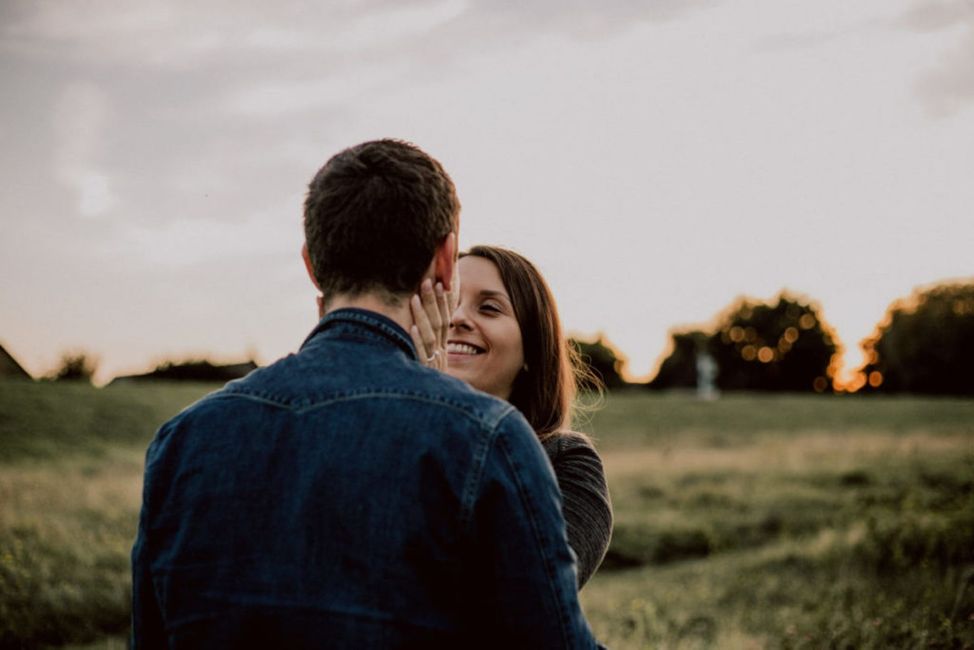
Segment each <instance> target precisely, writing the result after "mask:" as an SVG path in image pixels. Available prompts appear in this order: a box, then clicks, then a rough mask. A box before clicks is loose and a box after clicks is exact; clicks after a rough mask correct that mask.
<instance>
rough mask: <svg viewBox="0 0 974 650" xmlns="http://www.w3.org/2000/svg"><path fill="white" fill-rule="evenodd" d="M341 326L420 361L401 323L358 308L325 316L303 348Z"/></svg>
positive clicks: (329, 313)
mask: <svg viewBox="0 0 974 650" xmlns="http://www.w3.org/2000/svg"><path fill="white" fill-rule="evenodd" d="M340 325H343V326H344V329H346V330H351V331H355V330H359V331H360V332H362V333H366V332H367V333H369V334H371V335H372V337H373V338H376V339H378V340H381V341H383V342H388V343H390V344H392V345H394V346H396V347H398V348H400V349H401V350H402V351H403V352H405V353H406V354H407V355H408V356H409V358H411V359H418V357H417V355H416V348H414V347H413V341H412V339H411V338H410V337H409V335H408V334H407V333H406V330H404V329H403V328H402V326H401V325H399V323H397V322H396V321H394V320H392V319H391V318H389V317H388V316H383V315H382V314H380V313H378V312H374V311H369V310H368V309H360V308H358V307H344V308H342V309H336V310H334V311H330V312H328V313H327V314H325V316H324V318H322V319H321V320H320V321H319V322H318V325H317V326H315V328H314V329H313V330H311V334H309V335H308V337H307V338H306V339H305V340H304V343H302V344H301V348H302V349H304V347H305V346H307V345H308V344H309V343H310V342H311V340H312V339H314V338H315V337H316V336H318V335H319V334H321V333H322V332H325V331H327V330H330V329H335V328H337V327H339V326H340Z"/></svg>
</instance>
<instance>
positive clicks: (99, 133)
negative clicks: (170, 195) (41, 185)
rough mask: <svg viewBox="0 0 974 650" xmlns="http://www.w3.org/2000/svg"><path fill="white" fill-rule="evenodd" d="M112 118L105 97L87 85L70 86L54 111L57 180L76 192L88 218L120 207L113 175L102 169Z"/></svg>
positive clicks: (95, 87)
mask: <svg viewBox="0 0 974 650" xmlns="http://www.w3.org/2000/svg"><path fill="white" fill-rule="evenodd" d="M109 116H110V108H109V104H108V100H107V98H106V97H105V94H104V93H103V92H102V91H101V90H100V89H99V88H98V87H97V86H95V85H94V84H91V83H86V82H75V83H72V84H69V85H68V86H67V88H65V89H64V91H63V92H62V94H61V97H60V99H59V101H58V103H57V106H56V107H55V111H54V129H55V132H56V134H57V139H56V143H55V147H56V149H55V152H54V173H55V177H56V178H57V180H58V181H59V182H60V183H62V184H63V185H64V186H66V187H68V188H69V189H72V190H74V191H75V193H76V194H77V198H78V212H79V213H80V214H81V215H82V216H84V217H98V216H101V215H103V214H105V213H107V212H108V211H110V210H111V209H112V208H113V207H114V206H115V204H116V199H115V195H114V193H113V192H112V188H111V181H110V179H109V176H108V175H107V174H106V173H105V172H104V171H103V170H102V169H101V168H100V166H99V159H100V154H101V149H102V142H103V140H104V138H105V135H106V125H107V122H108V119H109Z"/></svg>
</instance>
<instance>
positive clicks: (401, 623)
mask: <svg viewBox="0 0 974 650" xmlns="http://www.w3.org/2000/svg"><path fill="white" fill-rule="evenodd" d="M459 211H460V206H459V202H458V200H457V198H456V193H455V190H454V187H453V183H452V181H451V180H450V178H449V176H447V174H446V172H445V171H444V170H443V168H442V167H441V166H440V164H439V163H438V162H436V161H435V160H433V159H432V158H430V157H429V156H428V155H426V154H425V153H423V152H422V151H421V150H419V149H418V148H416V147H415V146H412V145H410V144H406V143H402V142H397V141H391V140H382V141H376V142H367V143H365V144H361V145H358V146H356V147H352V148H350V149H347V150H345V151H343V152H341V153H339V154H338V155H336V156H335V157H333V158H332V159H331V160H329V161H328V163H326V164H325V166H324V167H323V168H322V169H321V170H320V171H319V172H318V174H317V175H316V176H315V178H314V179H313V180H312V181H311V185H310V187H309V191H308V197H307V200H306V202H305V215H304V218H305V236H306V246H305V249H304V251H303V255H304V258H305V263H306V265H307V268H308V271H309V273H310V275H311V278H312V280H313V281H314V282H315V284H316V286H318V288H319V289H320V291H321V292H322V294H323V299H322V311H323V312H324V318H322V319H321V321H320V322H319V324H318V326H317V327H316V328H315V329H314V330H313V331H312V333H311V335H310V336H309V337H308V338H307V340H306V341H305V342H304V345H302V347H301V349H300V350H299V351H298V353H297V354H294V355H290V356H288V357H286V358H284V359H281V360H280V361H278V362H276V363H274V364H273V365H271V366H269V367H267V368H263V369H260V370H257V371H255V372H253V373H251V374H250V375H248V376H247V377H246V378H244V379H242V380H239V381H235V382H231V383H229V384H227V386H225V387H224V388H223V389H221V390H219V391H217V392H215V393H213V394H211V395H209V396H207V397H206V398H204V399H203V400H201V401H199V402H197V403H196V404H194V405H193V406H191V407H189V408H188V409H186V410H185V411H183V412H182V413H180V414H179V415H177V416H176V417H175V418H173V419H172V420H170V421H169V422H167V423H166V424H165V425H163V427H162V428H161V429H160V430H159V432H158V433H157V435H156V438H155V439H154V440H153V442H152V444H151V446H150V447H149V450H148V453H147V456H146V468H145V490H144V500H143V506H142V514H141V517H140V522H139V531H138V537H137V539H136V542H135V547H134V548H133V551H132V564H133V601H134V602H133V605H134V611H133V645H134V647H136V648H155V647H172V648H225V647H242V646H246V647H267V648H271V647H280V648H312V647H314V648H318V647H325V648H411V647H422V648H426V647H451V648H465V647H530V648H548V647H551V648H555V647H558V648H562V647H564V648H574V647H592V646H593V645H594V641H593V640H592V637H591V634H590V632H589V630H588V627H587V625H586V623H585V620H584V618H583V616H582V614H581V611H580V609H579V604H578V600H577V594H576V590H575V574H574V567H573V559H572V556H571V552H570V550H569V548H568V545H567V542H566V538H565V529H564V521H563V520H562V516H561V511H560V505H559V493H558V488H557V485H556V483H555V479H554V476H553V474H552V471H551V468H550V465H549V464H548V462H547V460H546V458H545V457H544V453H543V451H542V450H541V447H540V445H539V444H538V442H537V439H536V437H535V435H534V433H533V432H532V431H531V429H530V428H529V427H528V425H527V423H526V422H525V421H524V419H523V417H522V416H521V415H520V414H519V413H517V411H515V410H514V409H513V408H512V407H511V406H510V405H509V404H507V403H505V402H502V401H499V400H496V399H494V398H491V397H489V396H487V395H485V394H483V393H479V392H476V391H474V390H473V389H471V388H469V387H467V386H466V385H464V384H462V383H461V382H459V381H456V380H453V379H451V378H449V377H447V376H445V375H443V374H441V373H439V372H436V371H435V370H432V369H430V368H426V367H424V366H423V365H422V364H421V363H420V362H419V360H417V359H416V353H415V350H414V347H413V345H412V342H411V340H410V336H409V335H408V334H407V331H408V329H409V325H410V324H411V322H412V321H411V316H410V312H409V298H410V296H412V295H413V294H414V293H416V292H417V290H419V289H420V288H421V287H422V288H424V289H426V295H429V289H430V287H431V286H432V285H433V284H437V283H438V284H441V285H442V288H443V289H444V290H445V291H455V290H456V280H455V278H454V274H455V270H456V260H457V250H456V233H457V227H458V217H459Z"/></svg>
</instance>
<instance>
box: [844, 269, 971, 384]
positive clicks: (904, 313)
mask: <svg viewBox="0 0 974 650" xmlns="http://www.w3.org/2000/svg"><path fill="white" fill-rule="evenodd" d="M863 350H864V352H865V355H866V360H867V362H866V365H865V366H863V368H862V370H861V371H860V380H859V381H860V385H863V386H864V388H865V389H866V390H876V391H885V392H891V393H892V392H910V393H926V394H941V395H974V283H951V284H940V285H937V286H934V287H932V288H928V289H923V290H917V291H914V292H913V294H911V295H910V296H909V297H908V298H906V299H901V300H897V301H895V302H894V303H893V304H892V305H890V307H889V309H888V310H887V312H886V316H885V318H884V319H883V320H882V321H881V322H880V324H879V325H878V326H877V329H876V332H875V333H874V334H873V336H872V337H870V338H869V339H867V340H866V341H864V342H863Z"/></svg>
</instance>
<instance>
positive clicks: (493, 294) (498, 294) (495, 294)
mask: <svg viewBox="0 0 974 650" xmlns="http://www.w3.org/2000/svg"><path fill="white" fill-rule="evenodd" d="M480 296H481V297H482V298H503V299H504V300H506V301H507V302H511V298H510V296H508V295H507V294H506V293H505V292H503V291H494V290H492V289H481V290H480Z"/></svg>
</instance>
